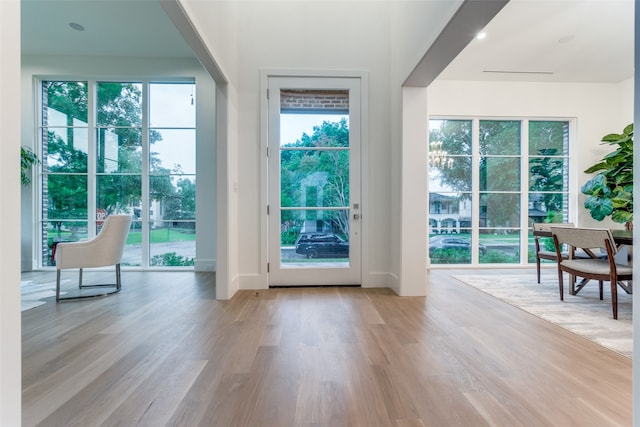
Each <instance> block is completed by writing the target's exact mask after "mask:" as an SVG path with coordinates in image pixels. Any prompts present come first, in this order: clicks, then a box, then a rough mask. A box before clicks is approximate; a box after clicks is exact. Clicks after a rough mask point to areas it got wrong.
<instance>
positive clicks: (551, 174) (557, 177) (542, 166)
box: [529, 157, 569, 191]
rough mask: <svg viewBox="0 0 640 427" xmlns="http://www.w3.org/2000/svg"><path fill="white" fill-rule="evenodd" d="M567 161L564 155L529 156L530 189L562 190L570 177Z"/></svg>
mask: <svg viewBox="0 0 640 427" xmlns="http://www.w3.org/2000/svg"><path fill="white" fill-rule="evenodd" d="M567 163H568V159H566V158H562V157H529V190H531V191H562V190H563V189H564V188H566V185H567V181H568V178H569V177H568V174H567V173H566V171H567V170H568V167H567V166H566V164H567Z"/></svg>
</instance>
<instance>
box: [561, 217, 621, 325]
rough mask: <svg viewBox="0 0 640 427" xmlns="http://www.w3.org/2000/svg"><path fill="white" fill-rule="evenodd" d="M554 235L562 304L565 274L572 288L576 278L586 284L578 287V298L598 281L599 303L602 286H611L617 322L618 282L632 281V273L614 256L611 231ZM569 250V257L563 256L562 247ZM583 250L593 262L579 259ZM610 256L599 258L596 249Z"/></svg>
mask: <svg viewBox="0 0 640 427" xmlns="http://www.w3.org/2000/svg"><path fill="white" fill-rule="evenodd" d="M551 234H552V235H553V241H554V244H555V247H556V256H557V258H558V282H559V286H560V300H564V284H563V282H562V276H563V272H566V273H568V274H569V276H570V281H571V282H572V285H571V286H573V278H574V277H576V276H577V277H582V278H583V281H582V282H581V283H580V284H579V285H578V286H577V287H576V290H575V293H576V294H577V293H578V292H579V291H580V290H581V289H582V288H583V287H584V286H585V285H586V284H587V282H588V281H589V280H597V281H598V283H599V286H600V299H602V283H603V282H610V283H611V307H612V310H613V318H614V319H617V318H618V282H619V281H625V280H632V275H633V270H632V268H631V266H628V265H623V264H617V263H616V260H615V254H616V252H617V247H616V244H615V241H614V239H613V236H612V235H611V231H610V230H608V229H605V228H582V227H575V228H570V227H569V228H567V227H551ZM564 244H566V245H568V246H569V253H568V257H567V258H566V259H565V258H564V257H563V256H562V253H561V248H562V245H564ZM578 248H581V249H582V250H584V252H585V253H587V254H589V255H590V256H591V257H590V258H580V259H576V258H575V256H574V254H575V251H576V249H578ZM602 248H604V250H605V251H606V252H607V258H606V259H602V258H598V257H597V256H596V255H595V254H594V253H593V250H594V249H602Z"/></svg>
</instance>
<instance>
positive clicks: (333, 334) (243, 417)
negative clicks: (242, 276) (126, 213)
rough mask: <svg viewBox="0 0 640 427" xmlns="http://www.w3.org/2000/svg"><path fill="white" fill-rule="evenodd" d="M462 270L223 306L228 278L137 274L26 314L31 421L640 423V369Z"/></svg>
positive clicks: (261, 294) (26, 410)
mask: <svg viewBox="0 0 640 427" xmlns="http://www.w3.org/2000/svg"><path fill="white" fill-rule="evenodd" d="M452 272H453V271H444V270H438V271H432V272H430V274H429V281H428V282H429V283H428V294H427V297H398V296H396V295H395V294H393V293H392V292H391V291H389V290H387V289H360V288H304V289H301V288H297V289H270V290H264V291H258V292H256V291H241V292H239V293H238V294H237V295H236V296H234V298H233V299H231V300H230V301H217V300H216V299H215V289H214V281H215V276H214V274H213V273H191V272H167V273H162V272H127V271H125V272H123V291H122V292H121V293H119V294H117V295H114V296H110V297H107V298H101V299H94V300H84V301H77V302H65V303H60V304H55V302H53V303H52V302H48V303H47V304H45V305H43V306H40V307H37V308H34V309H31V310H28V311H25V312H23V314H22V334H23V340H22V352H23V353H22V354H23V365H22V367H23V394H22V398H23V408H22V411H23V425H24V426H35V425H41V426H47V427H49V426H65V427H67V426H83V427H85V426H137V425H143V426H164V425H170V426H224V427H229V426H232V427H235V426H278V427H281V426H283V427H284V426H363V427H373V426H465V427H466V426H570V425H576V426H616V425H619V426H629V425H631V422H632V403H631V401H632V387H631V360H630V359H628V358H626V357H624V356H621V355H619V354H617V353H614V352H611V351H609V350H607V349H605V348H603V347H600V346H599V345H597V344H593V343H591V342H589V341H587V340H585V339H583V338H581V337H579V336H577V335H574V334H572V333H570V332H567V331H565V330H563V329H560V328H558V327H556V326H554V325H552V324H550V323H547V322H546V321H543V320H541V319H538V318H536V317H534V316H532V315H530V314H528V313H526V312H523V311H521V310H519V309H517V308H514V307H512V306H509V305H507V304H505V303H503V302H501V301H498V300H496V299H494V298H492V297H490V296H488V295H486V294H484V293H482V292H481V291H478V290H476V289H474V288H472V287H470V286H467V285H465V284H463V283H460V282H458V281H456V280H454V279H452V278H450V277H449V274H450V273H452ZM465 272H467V273H468V272H469V271H468V270H465ZM518 273H522V270H519V271H518ZM92 274H93V275H92ZM478 274H509V273H508V271H501V270H497V271H496V270H493V271H487V270H485V271H478ZM531 274H532V275H535V270H533V269H532V270H531ZM99 275H100V273H87V274H86V276H85V281H86V282H87V283H88V282H90V281H91V280H92V279H95V280H101V279H102V278H100V277H98V276H99ZM54 277H55V272H38V273H28V274H26V275H24V278H27V279H29V280H33V281H34V282H38V281H40V282H45V281H51V280H53V279H54Z"/></svg>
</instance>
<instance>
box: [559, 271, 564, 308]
mask: <svg viewBox="0 0 640 427" xmlns="http://www.w3.org/2000/svg"><path fill="white" fill-rule="evenodd" d="M558 285H559V286H560V301H564V283H563V281H562V270H560V269H559V268H558Z"/></svg>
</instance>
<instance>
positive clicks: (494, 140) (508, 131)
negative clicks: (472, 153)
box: [480, 120, 520, 155]
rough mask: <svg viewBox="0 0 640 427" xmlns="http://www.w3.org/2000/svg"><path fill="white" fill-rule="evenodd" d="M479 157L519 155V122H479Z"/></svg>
mask: <svg viewBox="0 0 640 427" xmlns="http://www.w3.org/2000/svg"><path fill="white" fill-rule="evenodd" d="M480 154H481V155H509V154H511V155H514V154H516V155H519V154H520V121H516V120H513V121H509V120H480Z"/></svg>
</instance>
